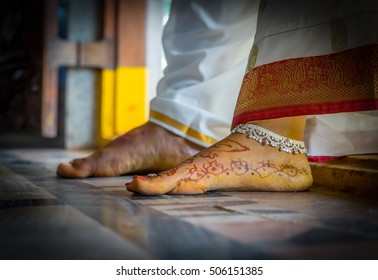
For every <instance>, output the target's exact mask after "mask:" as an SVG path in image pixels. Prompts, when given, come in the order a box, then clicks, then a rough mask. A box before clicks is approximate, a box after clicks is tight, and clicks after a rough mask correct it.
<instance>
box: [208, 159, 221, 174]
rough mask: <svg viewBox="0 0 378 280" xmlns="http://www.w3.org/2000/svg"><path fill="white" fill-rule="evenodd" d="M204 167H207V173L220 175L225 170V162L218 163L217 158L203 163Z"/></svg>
mask: <svg viewBox="0 0 378 280" xmlns="http://www.w3.org/2000/svg"><path fill="white" fill-rule="evenodd" d="M203 168H204V169H205V172H206V175H207V174H212V175H218V174H222V173H224V172H225V169H224V167H223V164H221V163H218V162H217V161H216V160H213V161H208V162H206V163H205V164H203Z"/></svg>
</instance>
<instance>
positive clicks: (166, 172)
mask: <svg viewBox="0 0 378 280" xmlns="http://www.w3.org/2000/svg"><path fill="white" fill-rule="evenodd" d="M177 169H178V167H174V168H171V169H168V170H166V171H163V172H160V173H159V175H166V176H173V175H175V174H176V172H177Z"/></svg>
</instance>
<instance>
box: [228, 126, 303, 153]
mask: <svg viewBox="0 0 378 280" xmlns="http://www.w3.org/2000/svg"><path fill="white" fill-rule="evenodd" d="M231 133H241V134H244V133H248V138H250V139H254V140H256V141H257V142H259V143H261V144H262V143H264V144H266V145H269V146H272V147H277V146H279V150H280V151H284V152H287V153H289V154H292V153H294V154H298V153H301V154H304V155H307V149H306V147H305V143H304V142H302V141H297V140H294V139H290V138H287V137H284V136H281V135H278V134H277V133H274V132H273V131H270V130H268V129H265V128H263V127H261V126H258V125H254V124H250V123H245V124H239V125H237V126H236V127H234V128H233V129H232V130H231Z"/></svg>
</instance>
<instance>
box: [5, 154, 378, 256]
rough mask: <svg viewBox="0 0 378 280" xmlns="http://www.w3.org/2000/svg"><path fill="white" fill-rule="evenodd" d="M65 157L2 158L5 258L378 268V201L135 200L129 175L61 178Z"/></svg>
mask: <svg viewBox="0 0 378 280" xmlns="http://www.w3.org/2000/svg"><path fill="white" fill-rule="evenodd" d="M83 154H85V153H83V152H80V153H79V152H68V151H64V150H2V151H0V248H1V249H0V258H1V259H378V200H377V199H369V198H366V197H357V196H352V195H348V194H345V193H337V192H331V191H327V190H325V189H316V188H313V189H312V190H311V191H309V192H301V193H266V192H257V193H256V192H255V193H252V192H240V193H237V192H232V193H209V194H205V195H196V196H167V195H164V196H153V197H145V196H139V195H133V194H132V193H130V192H127V191H126V190H125V188H124V183H125V182H127V181H130V180H131V177H129V176H123V177H118V178H89V179H80V180H71V179H59V178H57V177H56V176H55V175H54V172H55V168H56V166H57V164H58V163H59V162H61V161H68V160H70V159H72V158H74V157H77V156H81V155H83Z"/></svg>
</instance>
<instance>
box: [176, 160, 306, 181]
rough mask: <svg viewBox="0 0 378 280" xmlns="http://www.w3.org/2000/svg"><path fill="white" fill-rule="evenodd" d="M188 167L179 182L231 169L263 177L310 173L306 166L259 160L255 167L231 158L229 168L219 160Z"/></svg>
mask: <svg viewBox="0 0 378 280" xmlns="http://www.w3.org/2000/svg"><path fill="white" fill-rule="evenodd" d="M187 169H188V175H187V176H185V177H184V178H182V179H180V180H179V182H178V183H180V182H181V181H185V182H188V181H195V182H197V181H199V180H201V179H202V178H204V177H206V178H210V177H211V176H218V175H220V174H225V175H226V176H229V175H230V171H232V172H233V174H234V175H236V176H242V175H245V174H247V173H248V174H250V175H252V176H254V175H257V176H259V177H260V178H262V179H263V178H266V177H269V176H271V175H273V174H277V175H278V176H284V175H286V176H289V177H295V176H297V175H298V174H305V175H307V174H308V171H307V170H306V169H305V168H298V167H296V166H294V165H290V164H283V165H280V166H278V167H277V166H276V165H275V164H274V163H271V162H270V161H269V160H268V161H260V162H258V163H257V165H256V167H255V168H250V167H249V165H248V163H247V161H245V160H241V159H238V160H231V162H230V166H229V168H227V167H225V166H224V165H223V164H221V163H218V161H217V160H212V161H207V162H205V163H203V164H202V166H200V167H198V166H196V165H193V167H191V168H187Z"/></svg>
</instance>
